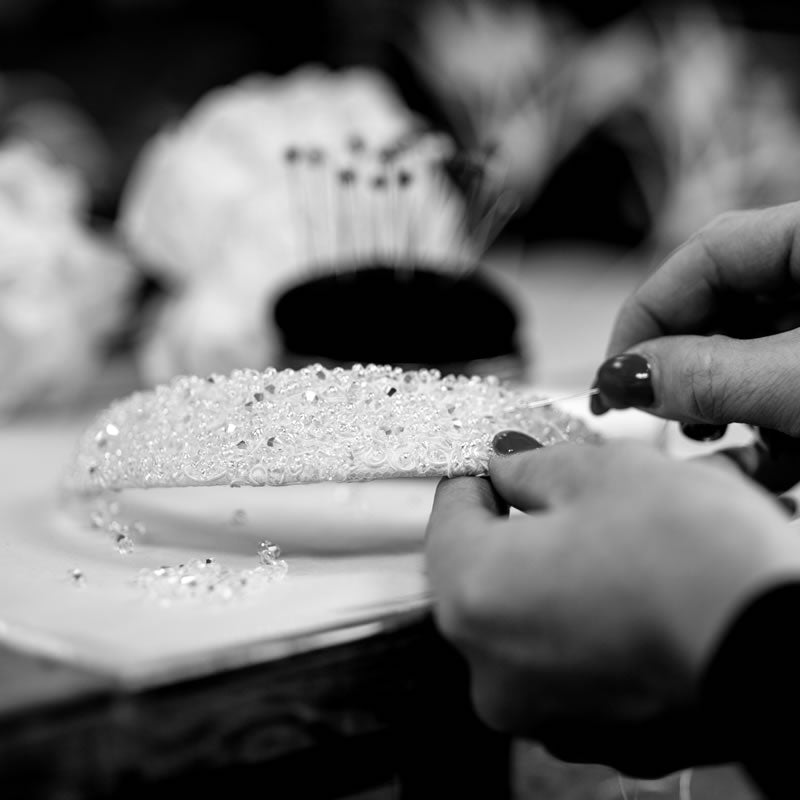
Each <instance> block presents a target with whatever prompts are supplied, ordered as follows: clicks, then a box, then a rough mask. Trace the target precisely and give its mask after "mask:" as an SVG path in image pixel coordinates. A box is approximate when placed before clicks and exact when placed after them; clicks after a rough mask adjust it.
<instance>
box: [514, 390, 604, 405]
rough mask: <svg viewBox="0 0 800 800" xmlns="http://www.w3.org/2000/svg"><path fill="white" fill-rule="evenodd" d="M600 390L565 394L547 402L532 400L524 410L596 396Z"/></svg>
mask: <svg viewBox="0 0 800 800" xmlns="http://www.w3.org/2000/svg"><path fill="white" fill-rule="evenodd" d="M599 391H600V390H599V389H598V388H597V387H595V388H594V389H589V390H588V391H586V392H577V393H575V394H567V395H564V396H562V397H551V398H549V399H548V400H533V401H532V402H530V403H526V404H525V407H526V408H542V407H544V406H551V405H553V403H561V402H563V401H564V400H577V399H578V398H579V397H591V396H592V395H594V394H597V393H598V392H599Z"/></svg>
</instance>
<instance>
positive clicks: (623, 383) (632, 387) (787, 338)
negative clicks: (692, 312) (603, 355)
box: [593, 330, 800, 436]
mask: <svg viewBox="0 0 800 800" xmlns="http://www.w3.org/2000/svg"><path fill="white" fill-rule="evenodd" d="M595 385H596V386H597V388H598V390H599V395H598V396H597V397H596V398H594V400H595V401H596V402H595V403H593V410H595V412H596V413H597V412H599V413H602V412H603V411H605V410H607V409H609V408H629V407H631V406H636V407H639V408H646V409H647V410H648V411H650V412H652V413H653V414H656V415H657V416H660V417H665V418H667V419H675V420H678V421H681V422H692V423H705V424H709V423H710V424H717V425H720V424H726V423H729V422H745V423H749V424H751V425H758V426H763V427H767V428H773V429H775V430H778V431H781V432H783V433H787V434H790V435H793V436H795V435H798V434H800V404H798V403H797V401H796V397H797V387H798V386H800V331H798V330H793V331H790V332H788V333H782V334H778V335H775V336H767V337H763V338H760V339H732V338H730V337H728V336H721V335H714V336H665V337H662V338H659V339H651V340H649V341H646V342H641V343H640V344H637V345H636V346H635V347H634V348H632V349H631V350H630V351H628V352H627V353H624V354H622V355H620V356H615V357H612V358H610V359H608V360H607V361H606V362H605V363H604V364H602V365H601V367H600V369H599V370H598V373H597V378H596V380H595Z"/></svg>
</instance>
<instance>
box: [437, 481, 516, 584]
mask: <svg viewBox="0 0 800 800" xmlns="http://www.w3.org/2000/svg"><path fill="white" fill-rule="evenodd" d="M507 513H508V506H506V504H505V503H504V502H503V500H501V499H500V497H498V495H497V493H496V492H495V491H494V488H493V487H492V484H491V483H490V482H489V481H488V480H487V479H486V478H443V479H442V480H441V481H440V482H439V485H438V486H437V487H436V495H435V496H434V499H433V509H432V510H431V515H430V518H429V520H428V526H427V530H426V533H425V549H426V554H427V557H428V561H429V566H431V568H432V570H433V571H434V572H436V571H438V567H439V566H440V565H447V568H448V569H449V570H459V569H461V568H462V565H464V564H469V563H470V562H471V561H472V560H474V559H475V558H476V557H477V556H478V555H479V551H480V550H481V549H482V548H483V547H484V546H485V540H486V531H487V529H488V528H489V527H490V526H491V525H492V523H494V522H496V521H497V520H498V519H501V518H503V517H505V516H506V514H507Z"/></svg>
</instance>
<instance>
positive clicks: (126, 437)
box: [64, 364, 596, 497]
mask: <svg viewBox="0 0 800 800" xmlns="http://www.w3.org/2000/svg"><path fill="white" fill-rule="evenodd" d="M509 428H514V429H517V430H522V431H524V432H526V433H529V434H530V435H532V436H534V437H535V438H536V439H538V440H539V441H540V442H542V444H545V445H548V444H553V443H556V442H561V441H567V440H569V441H579V442H582V441H587V440H591V439H593V438H596V437H595V435H594V434H593V433H592V432H591V431H590V429H589V428H588V427H587V426H586V425H585V424H584V423H583V422H582V421H580V420H578V419H576V418H574V417H572V416H570V415H568V414H566V413H564V412H562V411H561V410H559V409H557V408H555V407H554V406H553V405H552V403H551V402H550V401H546V400H544V401H543V400H542V399H541V398H540V397H535V396H533V395H531V394H529V393H526V392H524V391H522V390H519V389H516V388H514V387H512V386H510V385H508V384H504V383H502V382H501V381H500V380H498V379H497V378H496V377H491V376H490V377H478V376H472V377H465V376H455V375H448V376H446V377H442V376H441V375H440V373H439V372H438V371H437V370H425V369H421V370H403V369H400V368H397V367H391V366H376V365H372V364H371V365H368V366H362V365H355V366H353V367H352V368H348V369H345V368H342V367H335V368H333V369H327V368H325V367H323V366H321V365H318V364H316V365H312V366H308V367H304V368H302V369H300V370H292V369H284V370H280V371H278V370H276V369H273V368H270V369H267V370H265V371H263V372H259V371H256V370H236V371H234V372H233V373H231V374H230V375H228V376H225V375H211V376H209V377H207V378H201V377H197V376H181V377H177V378H175V379H174V380H173V381H171V382H170V383H169V384H167V385H161V386H158V387H156V388H155V389H154V390H151V391H144V392H136V393H134V394H132V395H130V396H128V397H126V398H124V399H121V400H118V401H116V402H114V403H113V404H112V405H111V406H110V407H109V408H107V409H106V410H104V411H103V412H102V413H100V414H99V415H98V416H97V417H96V419H95V420H94V421H93V422H92V424H91V425H90V426H89V427H88V428H87V429H86V431H85V432H84V433H83V435H82V436H81V437H80V439H79V441H78V445H77V452H76V454H75V457H74V460H73V461H72V463H71V464H70V465H69V468H68V470H67V473H66V476H65V479H64V489H65V490H66V492H67V493H68V494H71V495H73V496H84V497H92V496H97V495H99V494H102V493H104V492H107V491H119V490H124V489H132V488H156V487H184V486H216V485H229V486H266V485H270V486H280V485H286V484H293V483H313V482H319V481H338V482H349V481H366V480H373V479H382V478H399V477H436V476H457V475H483V474H486V471H487V465H488V461H489V457H490V454H491V441H492V438H493V436H494V435H495V434H496V433H497V432H498V431H501V430H505V429H509Z"/></svg>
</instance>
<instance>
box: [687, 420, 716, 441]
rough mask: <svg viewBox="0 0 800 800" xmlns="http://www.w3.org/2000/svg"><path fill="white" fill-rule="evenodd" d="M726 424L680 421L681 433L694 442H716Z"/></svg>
mask: <svg viewBox="0 0 800 800" xmlns="http://www.w3.org/2000/svg"><path fill="white" fill-rule="evenodd" d="M727 430H728V426H727V425H706V424H705V423H702V422H682V423H681V433H682V434H683V435H684V436H685V437H686V438H687V439H694V441H695V442H716V441H717V439H721V438H722V437H723V436H724V435H725V431H727Z"/></svg>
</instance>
